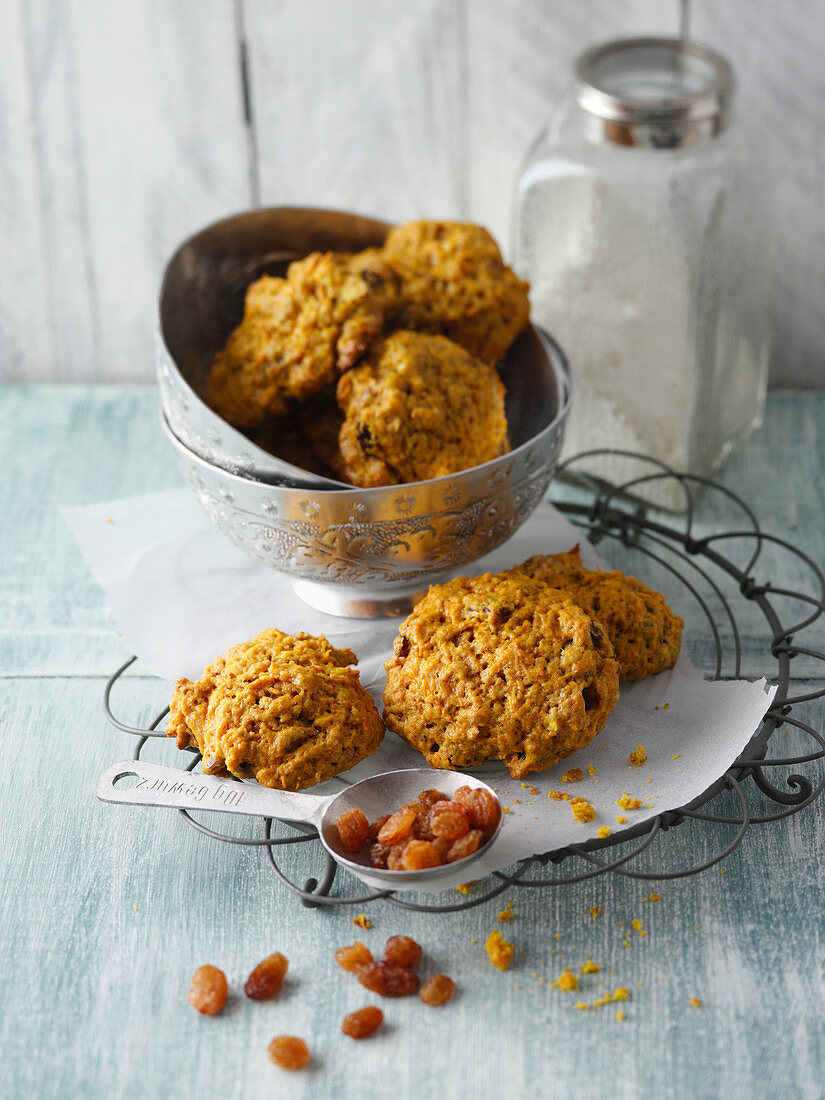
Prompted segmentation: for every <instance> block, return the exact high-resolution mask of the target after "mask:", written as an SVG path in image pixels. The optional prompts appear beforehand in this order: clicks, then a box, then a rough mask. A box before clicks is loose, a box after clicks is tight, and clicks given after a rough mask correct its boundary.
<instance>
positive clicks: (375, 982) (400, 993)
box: [358, 962, 419, 997]
mask: <svg viewBox="0 0 825 1100" xmlns="http://www.w3.org/2000/svg"><path fill="white" fill-rule="evenodd" d="M358 981H359V982H360V983H361V985H363V986H364V988H365V989H369V991H370V992H371V993H378V994H379V996H381V997H409V996H410V994H411V993H415V992H416V990H417V989H418V986H419V981H418V975H417V974H416V973H415V972H414V971H412V970H409V969H408V968H407V967H406V966H393V965H392V964H391V963H383V962H373V963H367V965H366V966H362V967H361V969H360V970H359V971H358Z"/></svg>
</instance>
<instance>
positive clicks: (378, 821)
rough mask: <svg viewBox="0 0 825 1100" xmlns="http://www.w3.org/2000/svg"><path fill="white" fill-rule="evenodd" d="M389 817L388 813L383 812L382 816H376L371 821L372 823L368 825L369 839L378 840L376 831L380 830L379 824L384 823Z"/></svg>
mask: <svg viewBox="0 0 825 1100" xmlns="http://www.w3.org/2000/svg"><path fill="white" fill-rule="evenodd" d="M389 819H390V815H389V814H384V816H383V817H376V819H375V821H373V822H372V824H371V825H370V831H369V839H370V840H378V833H379V832H380V830H381V826H382V825H383V824H384V822H385V821H389Z"/></svg>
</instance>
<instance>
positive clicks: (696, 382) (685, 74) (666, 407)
mask: <svg viewBox="0 0 825 1100" xmlns="http://www.w3.org/2000/svg"><path fill="white" fill-rule="evenodd" d="M733 84H734V82H733V74H732V71H731V68H730V66H729V65H728V63H727V62H726V61H725V59H724V58H723V57H721V56H720V55H719V54H718V53H715V52H714V51H713V50H711V49H709V48H707V47H706V46H702V45H700V44H698V43H696V42H691V41H686V40H684V39H670V38H637V39H620V40H617V41H613V42H609V43H607V44H606V45H603V46H598V47H595V48H593V49H590V50H588V51H586V52H585V53H584V54H582V56H581V57H580V58H579V60H578V62H577V64H576V70H575V84H574V87H573V89H572V93H571V95H570V96H569V97H568V99H567V100H566V102H565V103H564V104H563V106H562V107H561V109H560V110H559V112H558V113H557V115H556V117H555V118H554V119H553V121H552V122H551V124H550V126H549V128H548V129H547V130H546V131H545V132H543V133H542V134H541V135H540V136H539V138H538V140H537V141H536V143H535V144H534V146H533V147H532V149H531V150H530V152H529V154H528V156H527V160H526V163H525V166H524V168H523V171H522V173H521V175H520V177H519V180H518V184H517V189H516V218H515V247H514V253H515V265H516V267H517V269H518V270H519V272H520V273H521V274H522V275H524V276H525V277H526V278H528V279H529V280H530V283H531V301H532V310H533V316H534V319H535V320H537V321H538V322H539V323H540V324H542V325H544V326H545V327H546V328H547V329H549V331H550V332H552V333H553V335H554V336H556V337H557V338H558V339H559V342H560V343H561V345H562V347H564V349H565V351H566V352H567V354H568V356H569V358H570V362H571V365H572V369H573V378H574V386H575V392H574V401H573V408H572V410H571V417H570V420H569V422H568V428H567V435H566V443H565V454H566V455H570V454H574V453H578V452H581V451H585V450H589V449H591V448H602V447H605V448H617V449H623V450H630V451H635V452H642V453H644V454H647V455H650V456H652V457H654V458H657V459H660V460H661V461H663V462H666V463H667V464H668V465H670V466H672V467H674V468H676V469H678V470H683V471H689V472H691V473H696V474H700V475H704V476H707V475H710V474H712V473H713V471H714V470H716V469H717V468H718V467H719V466H720V465H721V463H722V462H724V460H725V459H726V458H727V456H728V455H729V454H730V453H731V452H732V451H733V449H734V448H735V447H736V446H737V445H738V444H739V443H740V442H741V441H742V440H743V439H744V438H745V437H746V436H747V435H748V434H749V433H750V432H751V431H752V430H753V429H754V428H755V427H757V426H758V424H759V423H760V421H761V416H762V411H763V408H764V399H765V385H766V376H767V361H768V326H767V323H766V310H765V306H766V302H765V295H764V291H763V286H764V278H763V273H764V270H765V264H764V244H763V241H762V229H763V228H764V223H765V219H764V217H762V216H761V215H760V213H759V210H758V204H759V199H760V193H759V189H760V187H761V186H763V184H764V172H763V169H762V167H761V166H760V165H759V163H758V162H756V159H755V157H753V156H750V157H749V155H748V154H749V152H752V151H751V150H749V148H748V142H747V138H746V135H745V132H744V130H743V129H742V128H741V127H740V126H739V125H731V118H730V105H731V98H732V95H733ZM588 466H589V468H590V469H591V470H592V471H593V472H595V473H597V474H599V475H600V476H602V477H605V478H606V479H607V480H610V481H614V482H615V481H624V480H626V479H627V478H628V477H632V476H634V474H637V473H638V469H637V468H635V467H634V466H632V465H631V464H630V463H629V461H628V460H625V459H622V458H620V457H617V456H604V457H601V458H599V459H595V458H594V459H592V460H588ZM666 484H667V486H669V487H667V488H660V489H656V490H654V491H652V492H648V493H647V494H645V493H644V492H643V493H642V495H647V496H648V497H649V498H650V499H653V500H654V501H655V502H656V503H659V504H662V505H664V506H665V507H671V508H681V507H684V495H683V494H682V493H681V492H680V490H679V488H678V486H676V485H675V484H674V483H671V482H668V483H666Z"/></svg>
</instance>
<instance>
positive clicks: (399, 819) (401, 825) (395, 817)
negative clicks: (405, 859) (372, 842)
mask: <svg viewBox="0 0 825 1100" xmlns="http://www.w3.org/2000/svg"><path fill="white" fill-rule="evenodd" d="M414 821H415V810H413V809H412V807H409V806H402V807H401V809H400V810H396V811H395V813H394V814H392V815H391V816H390V817H388V818H387V820H386V821H385V822H384V824H383V825H382V826H381V828H380V829H379V830H378V841H379V843H380V844H397V843H398V841H399V840H403V838H404V837H406V836H408V835H409V833H410V830H411V829H412V824H413V822H414Z"/></svg>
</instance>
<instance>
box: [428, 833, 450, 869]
mask: <svg viewBox="0 0 825 1100" xmlns="http://www.w3.org/2000/svg"><path fill="white" fill-rule="evenodd" d="M450 843H451V842H450V841H449V840H445V839H444V837H443V836H437V837H436V838H435V840H434V841H433V842H432V845H433V848H435V850H436V852H437V854H438V858H439V860H440V861H441V862H442V863H446V862H447V852H449V850H450Z"/></svg>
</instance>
